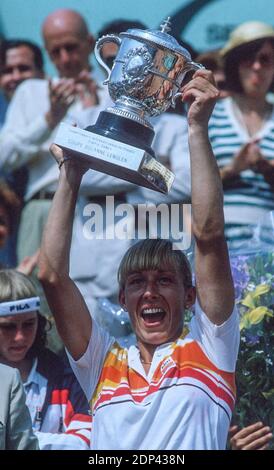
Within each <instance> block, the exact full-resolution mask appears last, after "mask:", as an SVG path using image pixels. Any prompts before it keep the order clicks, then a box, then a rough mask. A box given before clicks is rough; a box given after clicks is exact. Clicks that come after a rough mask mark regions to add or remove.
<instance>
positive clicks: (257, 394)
mask: <svg viewBox="0 0 274 470" xmlns="http://www.w3.org/2000/svg"><path fill="white" fill-rule="evenodd" d="M231 268H232V275H233V279H234V285H235V293H236V300H237V303H238V308H239V313H240V330H241V343H240V351H239V357H238V363H237V371H236V381H237V397H238V398H237V403H236V409H235V421H236V423H237V424H238V425H239V426H240V427H244V426H247V425H249V424H252V423H254V422H256V421H262V422H263V423H264V424H265V425H268V426H271V427H273V425H274V253H273V247H272V248H271V251H270V250H269V251H260V252H257V253H251V254H249V255H244V256H243V255H238V256H233V257H232V258H231Z"/></svg>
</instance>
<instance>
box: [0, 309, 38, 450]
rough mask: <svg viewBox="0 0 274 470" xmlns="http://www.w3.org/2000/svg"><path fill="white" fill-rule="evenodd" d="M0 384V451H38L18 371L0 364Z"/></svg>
mask: <svg viewBox="0 0 274 470" xmlns="http://www.w3.org/2000/svg"><path fill="white" fill-rule="evenodd" d="M0 305H1V304H0ZM0 382H1V400H0V450H38V441H37V438H36V437H35V436H34V434H33V431H32V427H31V420H30V415H29V410H28V408H27V407H26V403H25V398H26V397H25V393H24V389H23V386H22V383H21V380H20V376H19V373H18V371H17V370H16V369H13V368H11V367H7V366H5V365H3V364H0Z"/></svg>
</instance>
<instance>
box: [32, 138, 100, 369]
mask: <svg viewBox="0 0 274 470" xmlns="http://www.w3.org/2000/svg"><path fill="white" fill-rule="evenodd" d="M51 150H52V152H53V154H54V156H55V158H56V160H57V161H59V162H60V161H61V160H62V158H63V152H62V150H61V149H60V148H59V147H57V146H56V145H52V147H51ZM84 172H85V170H84V169H81V168H80V167H79V165H78V166H76V165H75V164H74V163H73V161H66V162H65V163H64V164H62V166H61V169H60V178H59V183H58V188H57V191H56V193H55V196H54V199H53V202H52V207H51V210H50V213H49V217H48V221H47V224H46V226H45V230H44V235H43V240H42V246H41V252H40V259H39V279H40V281H41V283H42V285H43V287H44V290H45V294H46V297H47V300H48V303H49V306H50V308H51V310H52V312H53V315H54V318H55V321H56V325H57V329H58V332H59V334H60V336H61V338H62V340H63V342H64V344H65V346H66V348H67V349H68V351H69V352H70V354H71V356H72V357H73V358H74V359H75V360H77V359H79V358H80V357H81V356H82V355H83V354H84V352H85V350H86V348H87V346H88V343H89V339H90V335H91V326H92V321H91V316H90V314H89V311H88V309H87V306H86V304H85V301H84V299H83V297H82V295H81V293H80V292H79V290H78V288H77V286H76V285H75V284H74V282H73V281H72V280H71V279H70V277H69V252H70V245H71V237H72V226H73V218H74V210H75V205H76V200H77V195H78V190H79V186H80V183H81V179H82V176H83V173H84Z"/></svg>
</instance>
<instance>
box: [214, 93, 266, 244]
mask: <svg viewBox="0 0 274 470" xmlns="http://www.w3.org/2000/svg"><path fill="white" fill-rule="evenodd" d="M209 138H210V142H211V145H212V148H213V152H214V155H215V157H216V159H217V163H218V166H219V167H220V168H222V167H224V166H226V165H229V164H230V163H231V160H232V158H233V156H234V155H235V154H236V153H237V152H239V150H240V149H241V147H242V146H243V145H244V144H246V143H248V142H250V141H251V140H252V141H254V140H255V139H256V140H257V139H258V140H259V141H258V146H259V148H260V151H261V153H262V155H263V157H264V158H266V159H267V160H269V161H270V160H273V159H274V110H272V114H271V116H270V117H269V119H268V120H267V121H266V122H265V123H264V125H263V127H262V128H261V129H260V130H259V131H258V132H257V133H256V134H255V135H253V136H252V138H251V137H250V135H248V132H247V129H246V128H245V127H244V126H243V123H241V122H239V121H238V119H237V117H236V115H235V111H233V100H232V98H230V97H228V98H225V99H223V100H220V101H218V102H217V104H216V106H215V108H214V110H213V113H212V116H211V118H210V121H209ZM271 210H274V191H273V188H271V186H270V185H269V184H268V183H267V182H266V181H265V179H264V177H263V175H262V174H260V173H255V172H253V171H252V170H245V171H243V172H241V173H240V175H239V176H237V177H235V178H233V179H231V180H229V181H226V182H225V183H224V213H225V222H226V236H227V238H228V240H229V241H230V244H231V247H237V245H238V243H239V242H241V241H243V240H244V239H247V238H249V237H250V236H251V235H252V227H250V225H251V226H252V225H253V226H254V225H256V224H258V222H259V220H260V219H261V218H263V217H264V216H265V215H266V214H267V213H268V212H269V211H271Z"/></svg>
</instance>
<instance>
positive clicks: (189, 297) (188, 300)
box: [185, 286, 196, 308]
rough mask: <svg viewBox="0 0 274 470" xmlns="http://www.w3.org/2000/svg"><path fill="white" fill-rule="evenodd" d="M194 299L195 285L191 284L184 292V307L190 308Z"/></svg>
mask: <svg viewBox="0 0 274 470" xmlns="http://www.w3.org/2000/svg"><path fill="white" fill-rule="evenodd" d="M195 300H196V287H194V286H191V287H188V288H187V289H186V292H185V308H190V307H192V305H193V304H194V302H195Z"/></svg>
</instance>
